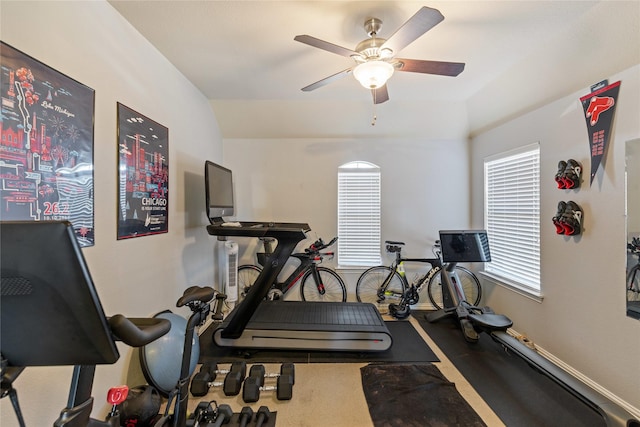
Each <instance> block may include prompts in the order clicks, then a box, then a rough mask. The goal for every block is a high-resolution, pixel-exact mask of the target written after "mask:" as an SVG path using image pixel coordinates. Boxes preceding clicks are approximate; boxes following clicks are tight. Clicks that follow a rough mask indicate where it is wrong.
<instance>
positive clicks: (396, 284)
mask: <svg viewBox="0 0 640 427" xmlns="http://www.w3.org/2000/svg"><path fill="white" fill-rule="evenodd" d="M390 274H393V275H392V276H391V281H390V282H389V285H388V286H387V289H386V290H385V292H384V295H381V296H379V295H378V292H379V290H380V287H381V286H382V284H383V283H384V281H385V280H386V279H387V277H389V275H390ZM406 289H407V286H406V285H405V281H404V280H402V277H400V275H399V274H398V272H397V271H395V270H393V269H392V268H391V267H387V266H384V265H380V266H377V267H371V268H369V269H368V270H366V271H365V272H364V273H362V274H361V275H360V277H359V278H358V283H357V284H356V298H358V301H360V302H368V303H371V304H375V305H376V307H378V311H380V312H383V311H384V312H386V311H387V308H388V306H389V304H390V303H393V304H399V303H400V300H401V298H402V295H404V293H405V291H406Z"/></svg>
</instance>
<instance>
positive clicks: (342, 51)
mask: <svg viewBox="0 0 640 427" xmlns="http://www.w3.org/2000/svg"><path fill="white" fill-rule="evenodd" d="M293 39H294V40H295V41H297V42H300V43H304V44H308V45H309V46H313V47H317V48H318V49H323V50H326V51H328V52H331V53H336V54H338V55H342V56H346V57H348V58H350V57H351V56H353V55H357V56H360V54H359V53H358V52H356V51H354V50H351V49H347V48H346V47H342V46H338V45H337V44H333V43H329V42H326V41H324V40H320V39H317V38H315V37H312V36H308V35H306V34H304V35H300V36H295V37H294V38H293Z"/></svg>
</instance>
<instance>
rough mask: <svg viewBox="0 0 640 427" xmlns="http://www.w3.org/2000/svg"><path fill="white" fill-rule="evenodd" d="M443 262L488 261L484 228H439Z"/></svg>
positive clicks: (487, 239)
mask: <svg viewBox="0 0 640 427" xmlns="http://www.w3.org/2000/svg"><path fill="white" fill-rule="evenodd" d="M440 242H441V245H442V261H443V262H489V261H491V253H490V252H489V238H488V237H487V232H486V231H485V230H440Z"/></svg>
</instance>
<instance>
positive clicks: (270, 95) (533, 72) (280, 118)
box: [109, 0, 640, 138]
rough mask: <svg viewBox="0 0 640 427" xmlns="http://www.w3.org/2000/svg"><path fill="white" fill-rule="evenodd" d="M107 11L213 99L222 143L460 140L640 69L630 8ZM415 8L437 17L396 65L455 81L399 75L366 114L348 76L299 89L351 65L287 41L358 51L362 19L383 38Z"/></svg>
mask: <svg viewBox="0 0 640 427" xmlns="http://www.w3.org/2000/svg"><path fill="white" fill-rule="evenodd" d="M109 3H110V4H111V5H113V7H114V8H115V9H116V10H117V11H118V12H119V13H120V14H122V15H123V16H124V18H125V19H127V20H128V21H129V22H130V23H131V24H132V25H133V26H134V27H135V28H136V29H137V30H138V31H139V32H140V33H141V34H142V35H143V36H144V37H146V38H147V39H148V40H149V42H150V43H151V44H152V45H153V46H155V47H156V48H157V49H158V50H159V51H160V52H161V53H162V54H163V55H164V56H165V57H166V58H167V59H168V60H169V61H170V62H171V63H173V64H174V65H175V67H176V68H177V69H179V70H180V71H181V72H182V73H183V74H184V75H185V76H186V77H187V78H188V79H189V80H190V81H191V82H193V84H194V85H195V86H196V87H197V88H198V89H199V90H200V91H202V93H203V94H204V95H205V96H206V97H207V98H208V99H210V100H211V105H212V107H213V110H214V112H215V115H216V117H217V120H218V122H219V125H220V129H221V131H222V134H223V137H224V138H291V137H298V138H317V137H332V138H338V137H339V138H356V137H357V138H361V137H425V138H451V137H461V136H462V137H465V136H468V135H470V134H471V135H472V134H473V133H474V132H478V131H481V130H483V129H486V128H487V127H490V126H492V125H494V124H496V123H499V122H501V121H504V120H506V119H509V118H510V117H513V116H515V115H517V114H521V113H522V112H526V111H529V110H531V109H533V108H536V107H538V106H540V105H543V104H544V103H547V102H549V101H551V100H554V99H557V98H559V97H561V96H565V95H567V94H569V93H572V92H574V91H576V90H580V89H582V88H588V86H589V85H591V84H593V83H596V82H597V81H600V80H602V79H605V78H607V77H608V75H609V74H610V73H614V72H616V71H620V70H622V69H625V68H628V67H630V66H632V65H634V64H637V63H640V47H639V44H640V42H639V40H640V38H639V36H640V30H639V21H640V2H638V1H637V0H631V1H615V2H614V1H483V0H470V1H451V0H449V1H434V2H425V1H421V2H418V1H381V2H372V1H268V0H265V1H182V0H179V1H178V0H175V1H153V0H146V1H131V0H126V1H121V0H109ZM422 6H427V7H430V8H435V9H438V10H439V11H440V12H441V13H442V15H444V20H443V21H442V22H440V23H439V24H437V25H436V26H435V27H434V28H432V29H431V30H430V31H428V32H426V33H425V34H424V35H422V36H421V37H419V38H418V39H417V40H415V41H414V42H413V43H411V44H409V45H408V46H407V47H406V48H404V49H403V50H402V51H401V54H400V56H401V57H402V58H412V59H424V60H436V61H451V62H464V63H465V64H466V66H465V69H464V71H463V72H462V73H461V74H460V75H459V76H457V77H445V76H437V75H426V74H418V73H411V72H404V73H399V72H396V73H395V74H394V75H393V76H392V77H391V79H390V81H389V82H388V84H387V87H388V92H389V97H390V99H389V101H387V102H385V103H382V104H378V105H376V106H374V104H373V101H372V96H371V93H370V92H369V91H368V90H367V89H365V88H363V87H362V86H360V84H358V82H357V81H356V80H355V79H354V78H353V77H352V76H347V77H346V78H342V79H339V80H338V81H335V82H333V83H331V84H329V85H326V86H324V87H321V88H319V89H316V90H314V91H311V92H303V91H301V88H302V87H304V86H307V85H309V84H311V83H314V82H316V81H318V80H320V79H323V78H325V77H327V76H329V75H332V74H334V73H337V72H339V71H341V70H344V69H345V68H348V67H350V66H352V65H353V64H354V62H353V60H352V59H351V58H348V57H345V56H341V55H336V54H333V53H330V52H328V51H326V50H321V49H317V48H314V47H311V46H309V45H306V44H303V43H299V42H296V41H294V37H295V36H296V35H301V34H307V35H311V36H313V37H316V38H319V39H322V40H325V41H327V42H330V43H333V44H336V45H339V46H342V47H345V48H347V49H354V48H355V46H356V45H357V44H358V43H359V42H360V41H362V40H364V39H366V38H367V37H368V36H367V34H366V32H365V29H364V26H363V23H364V21H365V19H367V18H371V17H376V18H378V19H380V20H382V28H381V29H380V31H379V33H378V36H380V37H383V38H388V37H389V36H390V35H391V34H393V32H395V31H396V30H397V29H398V28H399V27H400V26H401V25H402V24H403V23H404V22H406V21H407V20H408V19H409V18H410V17H411V16H413V15H414V14H415V13H416V12H417V11H418V10H419V9H420V8H421V7H422ZM598 58H599V59H598ZM374 116H375V117H377V120H375V122H374V120H373V118H374ZM372 123H375V126H373V125H372Z"/></svg>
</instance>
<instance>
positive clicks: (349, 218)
mask: <svg viewBox="0 0 640 427" xmlns="http://www.w3.org/2000/svg"><path fill="white" fill-rule="evenodd" d="M380 262H381V257H380V172H379V169H378V168H377V167H375V170H370V169H368V170H367V169H360V170H350V169H348V168H344V169H343V168H341V169H339V172H338V263H339V264H340V266H372V265H379V264H380Z"/></svg>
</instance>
